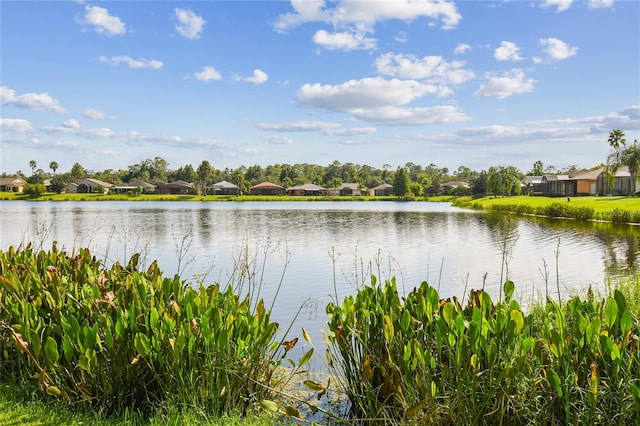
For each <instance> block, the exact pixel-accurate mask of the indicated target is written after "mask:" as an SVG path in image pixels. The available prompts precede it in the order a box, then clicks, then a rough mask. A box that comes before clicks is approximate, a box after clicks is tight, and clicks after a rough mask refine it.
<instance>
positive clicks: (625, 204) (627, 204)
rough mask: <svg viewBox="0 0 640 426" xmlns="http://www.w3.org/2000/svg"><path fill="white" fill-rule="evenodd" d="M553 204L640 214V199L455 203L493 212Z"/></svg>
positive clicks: (489, 199)
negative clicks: (619, 210) (515, 206)
mask: <svg viewBox="0 0 640 426" xmlns="http://www.w3.org/2000/svg"><path fill="white" fill-rule="evenodd" d="M553 203H565V204H569V205H571V207H588V208H592V209H593V210H594V211H595V212H606V211H612V210H614V209H623V210H628V211H631V212H640V197H572V198H571V201H567V199H566V198H563V197H534V196H528V195H519V196H515V197H483V198H476V199H472V198H471V197H460V198H458V199H457V200H455V201H454V204H455V205H459V206H468V205H474V206H477V207H479V208H481V209H485V210H491V209H493V208H494V207H496V206H504V205H526V206H530V207H533V208H537V207H546V206H549V205H551V204H553Z"/></svg>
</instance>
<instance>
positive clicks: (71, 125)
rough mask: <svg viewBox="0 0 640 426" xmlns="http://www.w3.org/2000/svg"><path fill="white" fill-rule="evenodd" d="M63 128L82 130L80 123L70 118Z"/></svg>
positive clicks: (63, 124)
mask: <svg viewBox="0 0 640 426" xmlns="http://www.w3.org/2000/svg"><path fill="white" fill-rule="evenodd" d="M61 125H62V127H67V128H69V129H79V128H80V123H78V120H76V119H73V118H70V119H68V120H67V121H65V122H63V123H62V124H61Z"/></svg>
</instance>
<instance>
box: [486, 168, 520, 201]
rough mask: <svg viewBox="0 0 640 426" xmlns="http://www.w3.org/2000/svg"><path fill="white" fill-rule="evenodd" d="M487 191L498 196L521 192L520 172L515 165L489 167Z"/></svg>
mask: <svg viewBox="0 0 640 426" xmlns="http://www.w3.org/2000/svg"><path fill="white" fill-rule="evenodd" d="M487 192H489V193H491V194H493V195H495V196H498V194H501V195H502V196H506V195H512V194H520V172H519V171H518V169H516V168H515V167H514V166H498V167H491V168H489V176H488V177H487Z"/></svg>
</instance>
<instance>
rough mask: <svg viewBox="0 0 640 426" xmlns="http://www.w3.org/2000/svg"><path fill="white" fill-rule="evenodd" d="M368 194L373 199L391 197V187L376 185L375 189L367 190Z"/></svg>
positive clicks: (388, 185)
mask: <svg viewBox="0 0 640 426" xmlns="http://www.w3.org/2000/svg"><path fill="white" fill-rule="evenodd" d="M369 193H370V194H371V195H372V196H374V197H383V196H387V195H393V185H390V184H388V183H383V184H382V185H378V186H376V187H375V188H371V189H370V190H369Z"/></svg>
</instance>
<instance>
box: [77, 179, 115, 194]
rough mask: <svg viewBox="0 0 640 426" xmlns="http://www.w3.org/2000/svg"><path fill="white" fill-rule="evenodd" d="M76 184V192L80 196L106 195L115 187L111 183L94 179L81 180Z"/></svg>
mask: <svg viewBox="0 0 640 426" xmlns="http://www.w3.org/2000/svg"><path fill="white" fill-rule="evenodd" d="M76 184H77V185H78V188H77V189H76V192H77V193H79V194H88V193H92V192H101V193H104V194H106V193H107V192H108V191H109V188H111V187H112V186H113V184H111V183H108V182H103V181H101V180H98V179H92V178H84V179H80V180H79V181H78V182H76Z"/></svg>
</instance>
